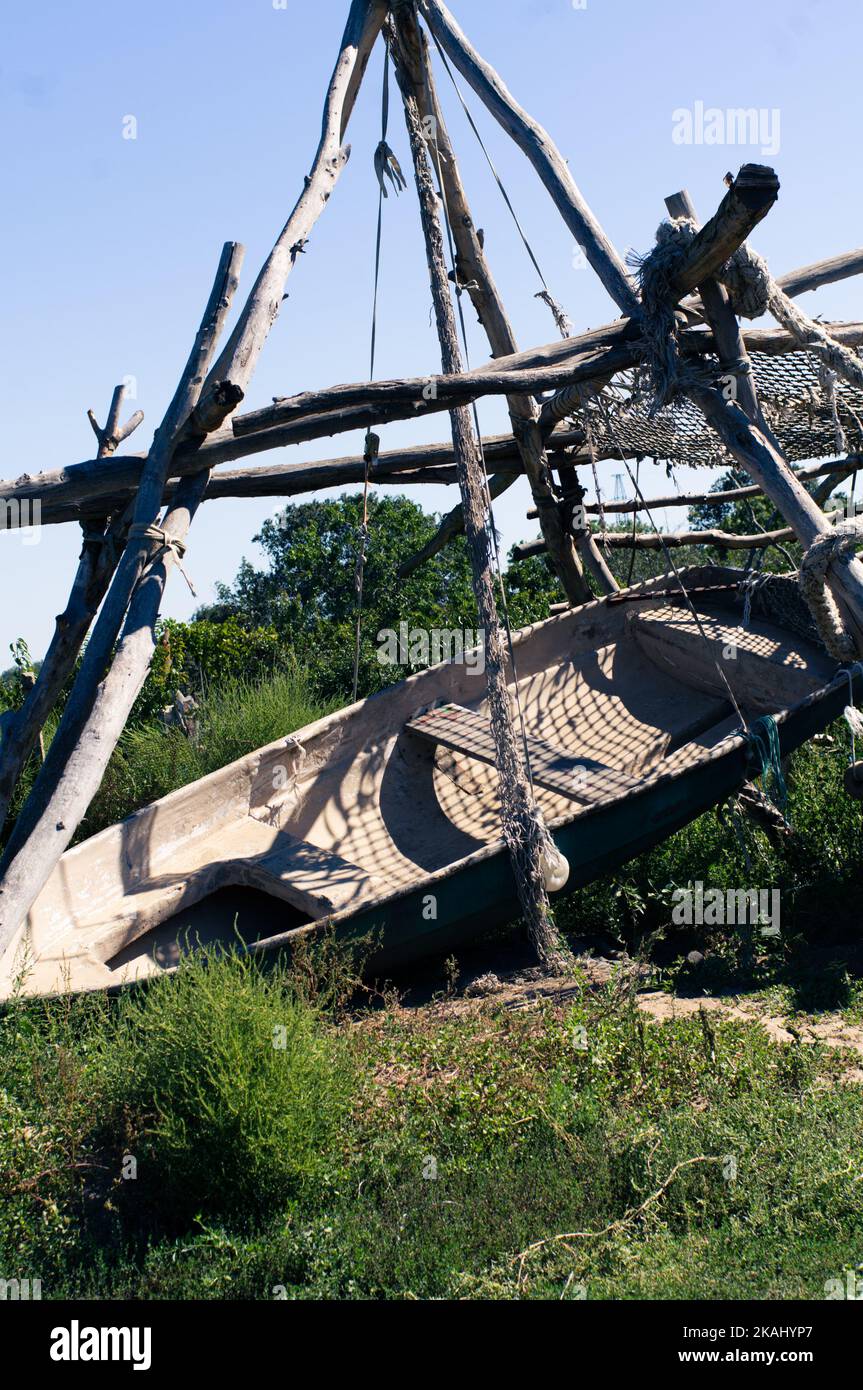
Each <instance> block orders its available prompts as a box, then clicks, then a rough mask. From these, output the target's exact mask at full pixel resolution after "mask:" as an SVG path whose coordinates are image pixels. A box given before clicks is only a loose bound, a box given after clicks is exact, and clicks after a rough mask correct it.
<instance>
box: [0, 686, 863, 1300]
mask: <svg viewBox="0 0 863 1390" xmlns="http://www.w3.org/2000/svg"><path fill="white" fill-rule="evenodd" d="M323 712H324V709H323V708H322V707H321V706H320V705H319V704H318V702H317V701H316V700H315V699H314V697H313V696H312V695H311V694H310V692H309V687H308V685H307V683H306V682H305V680H304V678H303V677H302V675H301V674H299V673H296V672H286V673H281V674H276V675H275V676H273V677H267V678H266V679H265V680H262V681H259V682H256V683H236V682H234V683H229V684H227V685H225V686H223V687H222V689H221V690H213V691H211V692H210V694H209V696H208V697H207V698H206V700H205V701H204V702H203V705H202V710H201V738H200V741H199V742H198V743H197V744H190V743H189V742H188V740H186V739H185V738H184V737H182V736H181V735H179V734H176V733H170V732H166V731H164V730H163V729H162V728H161V727H157V726H154V725H148V726H144V725H142V726H139V727H137V728H134V729H130V730H129V731H128V732H127V733H126V734H125V735H124V738H123V740H122V742H121V745H120V747H119V749H118V750H117V753H116V754H115V756H114V758H113V760H112V763H111V766H110V768H109V771H108V773H107V775H106V778H105V780H104V782H103V785H102V788H101V789H100V792H99V796H98V798H97V800H96V802H95V803H94V806H93V808H92V810H91V813H90V816H89V817H88V821H87V823H86V832H87V833H92V832H93V831H94V830H96V829H98V828H100V827H101V826H102V825H106V824H110V823H112V822H113V821H114V820H116V819H118V818H120V817H122V816H125V815H127V814H129V813H130V812H131V811H132V810H133V809H135V807H137V806H139V805H142V804H144V803H145V802H147V801H149V800H151V799H152V798H154V797H157V796H161V795H164V794H165V793H166V792H168V791H170V790H172V789H173V788H174V787H176V786H181V785H183V784H185V783H187V782H189V781H190V780H193V779H194V778H197V777H200V776H202V775H204V774H205V773H207V772H209V771H211V770H214V769H215V768H217V767H220V766H222V765H224V764H225V763H226V762H228V761H230V760H231V759H232V758H235V757H238V756H241V755H242V754H243V753H245V752H248V751H250V750H252V749H254V748H256V747H259V746H261V745H262V744H265V743H267V742H269V741H270V740H272V739H274V738H276V737H279V736H282V735H284V734H285V733H287V732H289V731H290V730H292V729H295V728H297V727H299V726H301V725H302V724H304V723H307V722H309V721H310V720H312V719H314V718H316V717H318V716H319V715H320V714H321V713H323ZM831 737H832V739H833V743H822V744H820V745H818V746H809V747H808V748H806V749H804V750H801V751H800V752H799V753H798V754H796V755H795V757H794V758H793V759H792V762H791V766H790V770H789V790H790V799H789V815H790V817H791V820H792V822H793V824H794V826H795V834H794V835H793V836H792V837H789V838H787V839H783V840H781V841H772V840H771V839H769V838H768V837H767V836H766V835H765V834H764V833H763V832H762V831H761V830H755V829H753V828H752V826H751V825H750V824H748V823H741V824H740V825H739V826H738V827H737V829H735V827H734V826H733V825H732V824H730V823H729V822H728V821H725V822H723V821H721V820H720V819H719V818H718V817H717V815H716V814H715V813H713V812H711V813H709V814H707V815H704V816H702V817H700V818H699V819H698V820H697V821H695V822H693V823H692V824H691V825H690V826H688V827H686V828H685V829H684V830H682V831H680V832H679V834H677V835H675V836H673V837H672V838H671V839H670V840H669V841H667V842H666V843H665V844H663V845H661V846H659V847H657V848H656V849H654V850H652V851H651V852H650V853H648V854H646V855H643V856H641V857H640V858H639V859H638V860H636V861H634V862H633V863H632V864H631V865H628V866H625V867H624V868H623V869H622V870H621V871H620V872H619V873H618V874H617V875H615V876H614V877H611V876H609V877H607V878H605V879H603V880H601V881H599V882H598V883H596V884H593V885H591V886H590V887H589V888H586V889H583V890H580V891H579V892H577V893H574V894H572V895H571V896H570V898H569V899H567V900H566V901H565V902H564V903H562V904H561V905H560V906H559V908H558V920H559V921H560V923H561V925H562V926H563V927H564V929H565V930H567V931H569V932H571V933H573V934H581V933H585V932H597V933H602V934H605V935H607V934H609V933H611V934H612V935H615V936H618V937H620V938H621V939H622V940H624V941H625V942H626V943H627V945H628V946H629V948H630V950H631V951H635V950H637V949H639V947H641V948H643V949H646V950H650V951H651V952H652V954H653V957H654V958H655V959H656V960H658V961H659V964H660V967H661V969H662V971H663V972H664V975H665V979H666V982H667V983H669V984H671V985H676V986H678V987H679V988H681V989H690V988H693V987H694V988H696V989H697V990H702V991H708V992H711V991H718V990H720V989H727V988H729V987H734V988H735V989H738V988H739V989H747V990H749V991H751V992H753V994H756V995H757V997H758V998H760V999H761V1000H763V1001H765V1002H767V1003H769V1004H770V1005H771V1006H772V1007H774V1008H776V1009H778V1010H780V1011H782V1012H785V1013H793V1012H795V1011H799V1010H807V1011H818V1010H822V1009H838V1010H840V1011H841V1012H842V1013H843V1016H844V1017H845V1018H846V1019H847V1020H848V1021H851V1022H859V1021H860V1018H861V1015H863V994H861V986H860V984H859V982H857V981H856V980H854V979H853V978H852V977H850V976H849V974H848V972H847V970H845V969H844V967H843V966H841V965H840V964H835V963H834V964H831V963H829V962H828V963H827V965H822V967H821V968H820V969H819V970H818V971H817V972H813V971H812V970H811V969H810V968H809V967H808V966H807V964H806V959H807V958H806V955H805V951H806V948H807V946H808V945H811V943H813V942H818V941H820V940H822V939H825V938H826V939H827V940H835V941H841V940H843V939H845V940H852V939H854V938H855V936H856V938H857V939H859V922H858V914H857V909H856V904H857V903H859V901H860V888H861V887H863V882H861V879H863V871H861V866H860V854H859V847H860V823H861V807H860V804H859V803H854V802H850V801H849V800H848V799H847V798H846V797H845V796H844V794H843V792H842V790H841V785H840V784H841V777H842V769H843V765H844V761H845V760H846V758H847V739H846V732H845V730H844V726H842V725H837V726H835V727H834V729H833V730H832V731H831ZM82 833H84V832H82ZM695 879H701V880H702V881H703V882H705V883H707V884H710V885H713V886H717V887H739V886H741V885H744V884H745V885H750V886H762V887H773V886H777V887H779V888H780V889H781V892H782V925H783V930H782V935H781V938H780V939H779V940H778V941H774V942H771V941H763V940H759V939H757V937H755V935H754V934H751V933H750V934H747V933H745V932H735V931H734V930H730V931H729V930H728V929H722V930H716V929H714V930H713V931H711V930H710V929H706V928H705V929H702V930H701V931H696V930H691V931H689V930H688V931H686V932H679V931H678V932H677V933H676V934H675V933H674V932H673V931H672V930H671V929H670V926H669V924H670V902H671V892H672V890H673V888H674V887H675V886H680V885H684V884H686V883H688V882H690V881H692V880H695ZM695 944H697V945H698V946H699V947H700V948H702V949H703V950H704V951H705V953H706V960H705V962H704V964H703V965H702V966H700V967H699V968H698V973H697V974H696V975H693V971H692V969H691V967H690V966H689V965H688V964H687V962H686V960H685V954H686V952H687V951H688V950H689V949H690V948H691V947H692V946H693V945H695ZM346 971H347V966H346V965H345V964H344V963H342V962H340V960H339V958H338V955H337V954H335V956H332V953H331V958H330V959H329V961H328V962H324V963H323V964H319V963H316V962H315V961H313V960H309V959H305V960H303V961H300V962H297V963H295V965H294V966H293V967H292V968H290V969H289V968H288V967H286V966H278V967H276V968H274V969H272V970H270V971H268V972H266V973H263V972H261V971H260V970H259V969H258V967H257V966H256V965H254V964H253V962H252V961H251V960H249V959H247V958H243V957H239V956H237V957H234V956H231V955H228V956H224V955H223V956H221V957H215V956H213V957H211V958H198V959H193V960H190V961H187V962H186V963H184V964H183V966H182V967H181V969H180V970H179V972H178V973H177V975H176V976H175V977H173V978H159V979H157V980H155V981H154V982H153V984H152V985H150V986H149V987H148V988H147V989H146V990H144V991H141V992H139V993H135V994H127V995H123V996H121V997H120V998H117V999H105V998H92V999H79V1000H72V999H59V1000H53V1001H49V1002H44V1001H29V1002H28V1001H24V1000H16V1001H15V1002H13V1004H12V1005H11V1006H10V1007H8V1008H6V1009H5V1010H4V1011H3V1012H2V1013H0V1277H5V1278H12V1277H19V1278H28V1277H29V1278H40V1279H41V1281H42V1288H43V1296H44V1297H49V1298H50V1297H62V1296H72V1297H81V1296H98V1295H102V1296H112V1297H118V1298H120V1297H122V1298H132V1297H143V1298H180V1299H182V1298H247V1299H271V1298H274V1297H282V1296H284V1297H289V1298H298V1299H305V1298H422V1299H425V1298H442V1297H467V1298H503V1299H513V1298H555V1299H557V1298H561V1297H564V1298H573V1297H582V1296H587V1297H589V1298H615V1299H629V1298H651V1299H661V1298H695V1299H714V1298H715V1299H719V1298H750V1297H760V1298H796V1297H805V1298H819V1297H822V1296H823V1295H824V1286H825V1282H826V1281H827V1280H828V1279H833V1278H841V1277H842V1274H843V1270H844V1269H845V1268H847V1267H856V1266H858V1265H859V1264H860V1263H861V1261H863V1181H861V1172H863V1162H861V1158H860V1147H859V1135H860V1132H861V1127H863V1088H861V1087H860V1086H859V1085H857V1084H854V1083H853V1082H851V1081H849V1080H848V1079H847V1076H848V1067H849V1062H851V1061H856V1062H858V1063H859V1059H857V1058H853V1059H852V1058H849V1057H847V1056H845V1055H843V1053H842V1052H841V1051H840V1050H837V1049H831V1048H827V1047H821V1046H820V1045H817V1044H806V1043H802V1042H798V1041H792V1042H790V1043H782V1044H780V1043H777V1042H775V1041H772V1040H771V1039H770V1038H769V1037H768V1035H767V1033H766V1032H765V1030H764V1029H762V1028H761V1027H760V1026H759V1025H758V1024H757V1023H742V1022H738V1021H733V1020H727V1019H722V1018H719V1017H717V1016H715V1015H711V1016H710V1019H709V1020H707V1019H701V1018H699V1017H698V1016H697V1015H696V1016H690V1017H687V1018H681V1019H678V1020H676V1021H674V1022H669V1023H664V1024H658V1023H653V1022H649V1021H648V1020H647V1019H646V1018H645V1016H644V1015H643V1014H642V1013H640V1012H639V1011H638V1010H637V1009H636V1008H635V1005H634V1001H633V998H632V996H631V993H630V992H629V991H628V990H627V989H626V988H623V987H622V986H621V987H616V986H612V987H609V988H608V989H603V990H597V989H592V988H588V986H587V984H586V983H583V984H582V985H581V986H580V988H579V990H578V992H577V998H576V999H575V1002H570V1003H569V1004H567V1005H566V1006H565V1007H551V1006H546V1007H542V1008H537V1009H533V1010H529V1011H524V1012H509V1011H507V1010H505V1009H502V1008H499V1009H497V1010H494V1009H493V1008H492V1009H490V1008H488V1007H486V1009H484V1010H482V1011H481V1012H479V1013H477V1012H476V1011H474V1012H472V1013H470V1014H468V1015H463V1016H462V1015H460V1016H457V1017H453V1016H452V1011H450V1012H447V1011H445V1010H444V1011H441V1010H438V1011H434V1010H431V1011H429V1010H424V1011H415V1012H411V1013H409V1012H407V1011H405V1010H401V1009H399V1008H397V1007H393V1006H390V1007H388V1008H385V1009H381V1010H380V1011H379V1012H377V1013H370V1014H368V1013H367V1014H365V1015H362V1016H349V1015H348V1014H346V1012H345V1003H344V1001H345V998H346V989H345V980H346ZM274 1042H275V1043H277V1044H279V1045H277V1046H274ZM132 1172H134V1176H131V1173H132ZM567 1234H568V1238H567V1239H565V1240H564V1239H558V1237H560V1236H563V1235H567Z"/></svg>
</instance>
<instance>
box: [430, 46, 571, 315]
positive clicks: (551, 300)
mask: <svg viewBox="0 0 863 1390" xmlns="http://www.w3.org/2000/svg"><path fill="white" fill-rule="evenodd" d="M432 38H433V39H434V44H435V48H436V49H437V51H438V53H439V55H440V60H441V62H442V63H443V66H444V70H445V72H446V74H447V76H448V77H449V80H450V82H451V83H452V85H453V90H454V91H455V94H456V96H457V97H458V99H459V102H460V103H461V108H462V110H463V111H464V114H465V116H466V117H467V121H468V125H469V126H470V128H471V130H472V131H473V133H474V135H475V136H476V138H477V140H478V142H479V147H480V149H481V150H482V152H483V154H484V155H485V158H486V163H487V164H488V167H489V169H490V170H491V172H492V177H493V178H494V181H495V183H496V184H497V186H498V188H499V189H500V193H501V197H502V198H503V201H504V202H505V204H506V206H507V208H508V210H509V213H510V216H511V217H512V220H513V222H514V223H515V226H516V230H517V232H518V234H519V236H520V237H521V240H522V242H523V244H524V249H525V250H526V251H527V254H528V256H529V257H530V259H531V262H532V264H533V268H534V270H535V271H536V273H537V275H538V276H539V278H540V280H541V281H542V289H541V291H540V292H539V294H537V295H535V296H534V298H536V299H541V300H542V301H543V303H544V304H547V305H548V307H549V309H550V310H551V313H552V317H553V318H554V321H555V323H556V324H557V328H558V331H559V332H560V335H561V337H563V338H569V337H571V336H572V323H571V322H570V319H569V317H568V316H567V314H566V312H565V311H564V310H563V308H562V307H561V305H560V304H559V303H558V301H557V300H556V299H555V297H554V295H553V294H552V292H551V290H550V289H549V287H548V283H547V281H546V278H545V276H544V275H543V273H542V269H541V267H540V264H539V261H538V260H537V258H536V256H535V254H534V250H533V247H532V246H531V244H530V242H529V241H528V239H527V235H526V233H525V230H524V228H523V227H522V225H521V222H520V221H519V220H518V214H517V212H516V210H515V208H514V207H513V205H512V200H511V199H510V196H509V194H508V193H507V191H506V188H505V186H504V183H503V179H502V178H501V177H500V174H499V173H498V172H497V169H496V168H495V165H494V161H493V159H492V157H491V155H490V154H489V152H488V150H487V149H486V146H485V142H484V140H483V138H482V136H481V135H480V133H479V127H478V126H477V124H476V121H475V120H474V118H473V116H472V115H471V112H470V107H469V106H468V104H467V102H466V101H465V99H464V97H463V95H462V92H461V88H460V87H459V85H458V83H457V82H456V80H455V74H454V73H453V70H452V68H451V67H450V65H449V62H448V61H447V56H446V54H445V53H444V51H443V49H442V48H441V45H440V41H439V40H438V37H437V35H436V34H432Z"/></svg>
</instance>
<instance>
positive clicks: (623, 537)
mask: <svg viewBox="0 0 863 1390" xmlns="http://www.w3.org/2000/svg"><path fill="white" fill-rule="evenodd" d="M839 515H840V513H839V512H827V513H826V517H827V520H828V521H830V520H831V519H835V518H836V517H837V516H839ZM595 539H596V540H599V541H601V542H602V543H603V545H609V546H612V547H613V548H614V549H615V550H662V549H663V548H665V547H667V548H668V549H669V550H679V549H680V547H681V546H686V545H716V546H720V547H721V548H722V549H723V550H764V549H765V548H766V547H767V546H770V545H779V544H781V543H782V542H783V541H793V540H794V539H795V536H794V531H793V529H792V528H791V527H790V526H783V527H781V528H780V529H779V530H776V531H757V532H755V533H754V534H753V535H751V536H742V535H738V533H737V532H736V531H718V530H706V531H663V532H662V533H661V534H657V533H656V532H653V531H637V532H636V533H635V535H633V534H632V532H631V531H603V532H596V533H595ZM544 552H545V542H544V541H543V540H542V539H541V538H540V539H538V540H535V541H525V543H524V544H523V545H517V546H515V547H514V548H513V557H514V559H516V560H527V559H528V558H529V557H530V556H531V555H542V554H544Z"/></svg>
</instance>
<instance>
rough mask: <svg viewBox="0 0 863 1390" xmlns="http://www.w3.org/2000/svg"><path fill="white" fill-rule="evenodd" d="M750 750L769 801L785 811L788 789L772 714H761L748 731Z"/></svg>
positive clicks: (777, 733)
mask: <svg viewBox="0 0 863 1390" xmlns="http://www.w3.org/2000/svg"><path fill="white" fill-rule="evenodd" d="M748 742H749V746H750V748H751V749H752V750H753V752H754V753H755V754H756V756H757V757H758V759H759V761H760V763H761V785H762V787H763V788H764V791H765V792H766V793H767V795H768V796H769V797H770V799H771V801H772V802H773V803H774V804H775V805H776V806H778V807H779V809H780V810H781V811H784V810H785V807H786V805H787V804H788V788H787V786H786V784H785V777H784V774H783V772H782V753H781V749H780V746H779V730H778V728H777V725H776V719H775V717H774V715H772V714H762V715H761V717H760V718H759V719H756V720H755V721H754V723H753V724H752V726H751V727H750V729H749V733H748Z"/></svg>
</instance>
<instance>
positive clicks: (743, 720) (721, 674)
mask: <svg viewBox="0 0 863 1390" xmlns="http://www.w3.org/2000/svg"><path fill="white" fill-rule="evenodd" d="M597 399H598V401H599V408H600V410H601V411H602V414H603V417H604V419H605V426H606V429H607V430H608V432H609V434H610V436H611V438H612V440H613V441H614V445H615V448H616V449H617V452H618V453H619V455H620V461H621V463H622V464H623V466H624V468H625V469H626V471H627V473H628V474H629V481H630V482H631V483H632V486H633V489H634V491H635V495H636V496H637V497H638V498H639V500H640V502H641V508H640V510H642V511H644V512H646V514H647V519H648V521H649V522H650V524H651V526H652V527H653V530H654V532H655V534H656V535H657V536H658V537H659V543H660V545H661V546H662V550H663V554H664V555H665V559H666V562H667V564H668V566H669V568H670V569H671V571H672V573H673V575H674V577H675V579H676V580H677V583H678V585H679V587H680V592H681V594H682V595H683V598H684V601H685V603H686V606H687V607H688V609H689V611H690V613H691V614H692V618H693V620H694V622H695V625H696V627H697V628H698V631H699V634H700V636H701V638H702V641H703V642H704V645H705V647H706V648H707V652H708V655H709V656H710V659H711V660H712V662H713V665H714V666H715V667H716V672H717V674H718V676H719V679H720V681H721V682H722V684H723V685H724V686H725V689H726V691H727V692H728V698H729V700H730V701H731V705H732V708H733V709H734V712H735V714H736V715H737V718H738V719H739V720H740V726H741V728H742V729H744V730H745V729H746V717H745V715H744V714H743V711H742V710H741V708H740V706H739V704H738V703H737V698H736V696H735V694H734V691H733V690H732V688H731V683H730V681H729V680H728V677H727V676H726V674H725V672H724V671H723V669H722V667H721V666H720V664H719V662H718V661H717V660H716V657H715V656H714V654H713V648H712V647H711V645H710V639H709V637H708V636H707V633H706V632H705V630H704V624H703V623H702V621H701V617H700V615H699V613H698V610H697V608H696V607H695V604H694V603H693V602H692V599H691V598H690V596H689V594H688V593H687V591H686V585H685V584H684V582H683V579H682V578H681V575H680V571H679V570H678V568H677V565H676V564H675V563H674V557H673V555H672V554H671V551H670V550H669V548H668V546H667V545H666V543H665V537H664V536H663V534H662V532H661V531H660V529H659V527H658V526H657V524H656V522H655V521H654V519H653V513H652V511H651V510H650V507H649V506H648V504H647V502H646V501H645V497H644V493H643V492H642V491H641V488H640V486H639V484H638V482H637V480H636V479H635V477H634V476H633V473H632V469H631V468H630V466H629V463H628V462H627V459H626V456H625V454H624V452H623V447H622V445H621V443H620V440H619V439H618V437H617V432H616V430H615V428H614V424H613V421H612V420H611V418H610V416H609V414H608V412H607V410H606V408H605V401H604V400H603V397H602V395H601V394H600V395H599V396H598V398H597Z"/></svg>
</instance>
